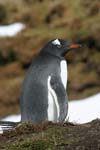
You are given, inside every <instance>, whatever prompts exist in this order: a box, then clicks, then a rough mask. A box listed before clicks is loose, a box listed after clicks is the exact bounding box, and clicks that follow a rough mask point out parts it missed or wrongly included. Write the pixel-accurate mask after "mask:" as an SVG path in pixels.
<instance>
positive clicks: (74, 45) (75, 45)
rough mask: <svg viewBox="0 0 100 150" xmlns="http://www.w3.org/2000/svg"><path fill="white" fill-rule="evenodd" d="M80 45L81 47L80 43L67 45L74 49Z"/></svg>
mask: <svg viewBox="0 0 100 150" xmlns="http://www.w3.org/2000/svg"><path fill="white" fill-rule="evenodd" d="M80 47H82V45H80V44H72V45H70V46H69V48H70V49H76V48H80Z"/></svg>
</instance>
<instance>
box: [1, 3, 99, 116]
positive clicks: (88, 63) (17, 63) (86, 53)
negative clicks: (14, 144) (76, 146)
mask: <svg viewBox="0 0 100 150" xmlns="http://www.w3.org/2000/svg"><path fill="white" fill-rule="evenodd" d="M14 23H18V24H14ZM11 24H12V26H11ZM18 26H20V27H21V28H20V27H18ZM17 28H18V30H17ZM13 31H14V33H13ZM54 38H63V39H65V40H68V41H73V42H77V43H81V44H82V45H83V48H82V49H79V50H76V51H71V52H70V53H69V54H67V55H66V57H65V58H66V60H67V62H68V87H67V88H68V89H67V90H68V97H69V100H75V99H76V100H79V99H83V98H86V97H89V96H92V95H94V94H97V93H99V92H100V1H99V0H92V1H91V0H75V1H74V0H17V1H16V0H0V118H3V117H5V116H7V115H10V114H16V113H20V108H19V96H20V91H21V85H22V81H23V78H24V76H25V73H26V71H27V69H28V67H29V65H30V63H31V61H32V59H33V58H34V57H35V56H36V55H37V54H38V52H39V50H40V48H41V47H42V46H43V45H44V44H45V43H46V42H47V41H49V40H51V39H54Z"/></svg>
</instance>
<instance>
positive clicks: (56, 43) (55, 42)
mask: <svg viewBox="0 0 100 150" xmlns="http://www.w3.org/2000/svg"><path fill="white" fill-rule="evenodd" d="M52 44H54V45H61V43H60V41H59V40H58V39H56V40H54V41H53V42H52Z"/></svg>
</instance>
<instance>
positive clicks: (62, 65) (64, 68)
mask: <svg viewBox="0 0 100 150" xmlns="http://www.w3.org/2000/svg"><path fill="white" fill-rule="evenodd" d="M60 68H61V80H62V83H63V85H64V88H65V89H66V86H67V63H66V61H65V60H62V61H61V63H60Z"/></svg>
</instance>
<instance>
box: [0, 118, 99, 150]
mask: <svg viewBox="0 0 100 150" xmlns="http://www.w3.org/2000/svg"><path fill="white" fill-rule="evenodd" d="M0 149H1V150H26V149H27V150H33V149H34V150H48V149H49V150H62V149H63V150H66V149H68V150H77V149H78V150H82V149H83V150H99V149H100V120H94V121H92V122H90V123H87V124H83V125H75V124H72V123H68V122H67V123H65V124H62V123H55V124H54V123H51V122H47V123H41V124H37V125H33V124H23V125H19V126H18V127H16V128H15V129H13V130H12V131H8V132H5V133H4V134H3V135H0Z"/></svg>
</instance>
